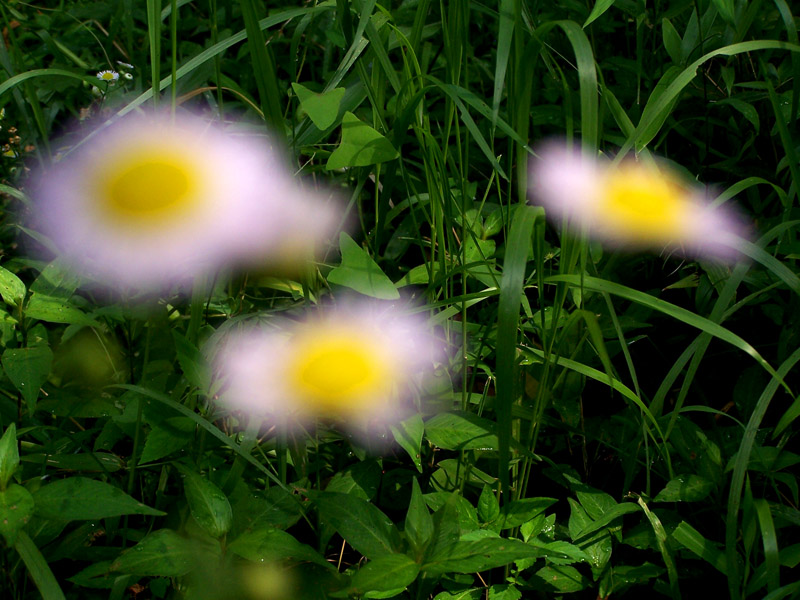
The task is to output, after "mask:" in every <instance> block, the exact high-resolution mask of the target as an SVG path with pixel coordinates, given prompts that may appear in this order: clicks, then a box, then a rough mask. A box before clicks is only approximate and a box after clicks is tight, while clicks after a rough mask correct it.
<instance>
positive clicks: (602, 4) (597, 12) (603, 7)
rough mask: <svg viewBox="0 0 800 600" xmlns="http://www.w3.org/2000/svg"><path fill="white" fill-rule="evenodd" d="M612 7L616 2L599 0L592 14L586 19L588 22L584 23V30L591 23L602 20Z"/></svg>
mask: <svg viewBox="0 0 800 600" xmlns="http://www.w3.org/2000/svg"><path fill="white" fill-rule="evenodd" d="M612 6H614V0H597V2H595V3H594V8H592V12H590V13H589V16H588V17H587V18H586V22H584V24H583V28H584V29H586V27H587V26H588V25H589V24H590V23H592V22H594V21H595V20H597V19H598V18H600V17H601V16H602V15H603V13H604V12H606V11H607V10H608V9H609V8H611V7H612Z"/></svg>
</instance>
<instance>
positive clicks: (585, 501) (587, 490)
mask: <svg viewBox="0 0 800 600" xmlns="http://www.w3.org/2000/svg"><path fill="white" fill-rule="evenodd" d="M564 478H565V479H566V480H567V481H569V484H570V488H571V489H572V490H573V491H574V492H575V495H576V496H577V497H578V500H579V501H580V503H581V506H583V508H584V509H585V510H586V514H588V515H589V517H590V518H592V519H593V520H596V519H599V518H601V517H602V516H603V515H604V514H605V513H606V512H608V511H609V510H611V509H613V508H614V507H615V506H617V502H616V500H614V498H613V497H612V496H611V495H610V494H607V493H605V492H601V491H600V490H598V489H595V488H593V487H591V486H589V485H586V484H585V483H583V482H582V481H580V480H579V479H575V478H574V477H571V476H570V475H568V474H566V473H565V474H564Z"/></svg>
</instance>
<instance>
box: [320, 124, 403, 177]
mask: <svg viewBox="0 0 800 600" xmlns="http://www.w3.org/2000/svg"><path fill="white" fill-rule="evenodd" d="M397 157H398V152H397V150H395V149H394V146H392V144H391V142H390V141H389V140H387V139H386V138H385V137H383V136H382V135H381V134H380V133H378V132H377V131H376V130H375V129H373V128H372V127H370V126H369V125H367V124H366V123H364V122H363V121H361V120H359V118H358V117H357V116H355V115H354V114H353V113H351V112H346V113H344V117H342V143H341V144H339V147H338V148H336V150H334V151H333V152H332V153H331V155H330V157H329V158H328V164H327V166H326V168H327V169H328V170H332V169H342V168H344V167H367V166H369V165H376V164H378V163H382V162H386V161H388V160H393V159H395V158H397Z"/></svg>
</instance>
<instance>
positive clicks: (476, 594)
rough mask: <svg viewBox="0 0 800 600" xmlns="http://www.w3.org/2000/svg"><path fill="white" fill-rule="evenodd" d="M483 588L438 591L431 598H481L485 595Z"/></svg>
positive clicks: (450, 599)
mask: <svg viewBox="0 0 800 600" xmlns="http://www.w3.org/2000/svg"><path fill="white" fill-rule="evenodd" d="M485 593H486V592H485V590H484V589H483V588H476V589H472V590H462V591H460V592H440V593H438V594H436V597H435V598H434V599H433V600H481V599H482V598H483V597H484V595H485Z"/></svg>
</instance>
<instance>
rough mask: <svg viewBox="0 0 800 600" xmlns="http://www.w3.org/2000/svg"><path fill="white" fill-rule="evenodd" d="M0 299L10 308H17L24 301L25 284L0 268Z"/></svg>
mask: <svg viewBox="0 0 800 600" xmlns="http://www.w3.org/2000/svg"><path fill="white" fill-rule="evenodd" d="M0 297H2V298H3V302H5V303H6V304H9V305H11V306H18V305H19V304H21V303H22V301H23V300H24V299H25V284H24V283H22V281H21V280H20V278H19V277H17V276H16V275H14V274H13V273H12V272H11V271H9V270H8V269H4V268H3V267H0Z"/></svg>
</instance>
